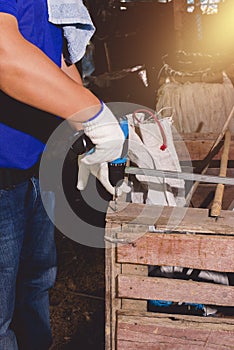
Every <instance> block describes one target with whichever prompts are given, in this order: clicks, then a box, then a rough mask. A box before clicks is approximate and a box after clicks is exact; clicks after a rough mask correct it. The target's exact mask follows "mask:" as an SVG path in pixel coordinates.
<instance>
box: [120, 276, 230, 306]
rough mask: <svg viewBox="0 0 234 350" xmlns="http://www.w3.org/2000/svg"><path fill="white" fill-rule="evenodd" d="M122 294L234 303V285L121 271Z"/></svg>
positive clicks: (144, 298) (145, 297) (222, 303)
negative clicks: (137, 274) (142, 275)
mask: <svg viewBox="0 0 234 350" xmlns="http://www.w3.org/2000/svg"><path fill="white" fill-rule="evenodd" d="M118 297H120V298H128V299H143V300H154V299H158V300H170V301H174V302H188V303H198V304H208V305H220V306H234V287H232V286H224V285H221V284H214V283H207V282H204V283H203V282H194V281H184V280H179V279H178V280H177V279H169V278H159V277H141V276H133V275H119V276H118Z"/></svg>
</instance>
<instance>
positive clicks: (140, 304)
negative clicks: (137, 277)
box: [121, 298, 147, 311]
mask: <svg viewBox="0 0 234 350" xmlns="http://www.w3.org/2000/svg"><path fill="white" fill-rule="evenodd" d="M121 309H122V310H137V311H147V301H146V300H133V299H124V298H123V299H122V306H121Z"/></svg>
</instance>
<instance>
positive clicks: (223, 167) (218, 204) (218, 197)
mask: <svg viewBox="0 0 234 350" xmlns="http://www.w3.org/2000/svg"><path fill="white" fill-rule="evenodd" d="M230 143H231V133H230V131H229V130H227V132H226V134H225V140H224V146H223V154H222V157H221V163H220V173H219V176H222V177H225V176H226V174H227V166H228V155H229V149H230ZM223 193H224V185H223V184H218V185H217V187H216V191H215V197H214V201H213V204H212V207H211V216H214V217H218V216H219V215H220V212H221V209H222V201H223Z"/></svg>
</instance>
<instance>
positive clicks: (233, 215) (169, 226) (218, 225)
mask: <svg viewBox="0 0 234 350" xmlns="http://www.w3.org/2000/svg"><path fill="white" fill-rule="evenodd" d="M117 208H118V211H113V210H112V209H111V208H109V210H108V214H107V222H118V223H119V224H120V223H121V224H128V225H129V224H134V225H147V226H149V225H155V226H156V227H157V229H162V230H175V231H185V232H203V233H212V234H216V233H217V234H221V235H222V234H223V235H226V234H228V235H234V229H233V227H234V212H233V211H228V210H222V211H221V214H220V218H219V219H218V220H217V221H216V220H215V219H214V218H211V217H209V211H208V210H207V209H199V208H179V207H162V206H157V205H146V204H136V203H134V204H133V203H124V204H122V203H119V205H118V207H117Z"/></svg>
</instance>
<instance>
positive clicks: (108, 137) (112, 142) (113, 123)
mask: <svg viewBox="0 0 234 350" xmlns="http://www.w3.org/2000/svg"><path fill="white" fill-rule="evenodd" d="M101 104H102V105H101V110H100V112H99V113H98V114H97V115H96V116H94V117H93V118H91V119H90V120H88V121H87V122H84V123H82V126H83V129H84V133H85V134H86V135H87V136H88V137H89V138H90V140H91V141H92V143H93V144H94V145H95V149H94V152H93V153H91V154H87V155H85V156H84V157H83V158H82V160H81V163H83V164H86V165H94V164H100V163H103V162H111V161H113V160H115V159H117V158H119V157H120V156H121V153H122V148H123V144H124V139H125V138H124V133H123V131H122V129H121V127H120V125H119V123H118V121H117V119H116V118H115V116H114V115H113V113H112V112H111V110H110V109H109V108H108V107H107V106H106V105H105V104H104V103H103V102H101Z"/></svg>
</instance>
